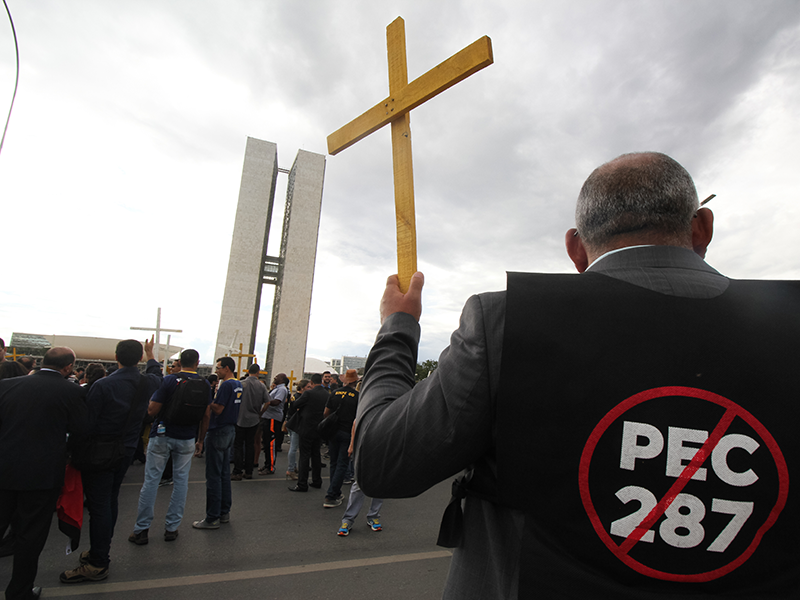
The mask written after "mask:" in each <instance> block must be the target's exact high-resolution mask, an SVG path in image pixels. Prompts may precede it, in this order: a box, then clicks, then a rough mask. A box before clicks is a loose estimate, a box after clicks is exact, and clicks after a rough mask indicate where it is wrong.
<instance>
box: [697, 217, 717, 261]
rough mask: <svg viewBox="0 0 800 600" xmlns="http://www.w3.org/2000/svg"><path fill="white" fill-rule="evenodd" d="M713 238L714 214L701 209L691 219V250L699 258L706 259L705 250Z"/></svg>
mask: <svg viewBox="0 0 800 600" xmlns="http://www.w3.org/2000/svg"><path fill="white" fill-rule="evenodd" d="M712 237H714V213H712V212H711V210H710V209H708V208H705V207H703V208H701V209H699V210H698V211H697V214H696V215H695V216H694V218H693V219H692V249H693V250H694V251H695V254H697V255H698V256H699V257H700V258H705V257H706V249H707V248H708V245H709V244H710V243H711V238H712Z"/></svg>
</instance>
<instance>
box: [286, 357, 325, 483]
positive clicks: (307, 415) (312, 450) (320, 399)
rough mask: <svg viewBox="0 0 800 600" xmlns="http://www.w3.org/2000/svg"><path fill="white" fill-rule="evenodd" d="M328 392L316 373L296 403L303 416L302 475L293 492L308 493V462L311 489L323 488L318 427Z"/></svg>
mask: <svg viewBox="0 0 800 600" xmlns="http://www.w3.org/2000/svg"><path fill="white" fill-rule="evenodd" d="M329 397H330V396H329V395H328V392H327V391H326V390H325V388H324V387H322V375H320V374H319V373H315V374H314V375H312V376H311V383H310V384H309V387H308V388H306V391H305V392H303V395H302V396H300V398H298V400H297V402H295V405H294V406H295V410H296V411H297V412H299V413H300V414H301V416H302V420H301V421H300V429H299V430H298V433H299V434H300V467H299V468H300V473H299V474H298V476H297V485H295V486H293V487H290V488H289V489H290V490H291V491H292V492H307V491H308V486H309V483H308V462H309V460H310V461H311V484H310V485H311V487H315V488H317V489H319V488H321V487H322V461H321V460H320V457H319V447H320V438H319V432H318V431H317V426H318V425H319V424H320V421H322V413H323V412H324V411H325V404H326V403H327V402H328V398H329Z"/></svg>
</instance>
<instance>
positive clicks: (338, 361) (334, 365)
mask: <svg viewBox="0 0 800 600" xmlns="http://www.w3.org/2000/svg"><path fill="white" fill-rule="evenodd" d="M366 365H367V357H366V356H343V357H342V358H332V359H331V370H334V371H336V372H337V373H339V374H340V375H341V374H342V373H344V372H345V371H347V369H363V368H364V367H365V366H366Z"/></svg>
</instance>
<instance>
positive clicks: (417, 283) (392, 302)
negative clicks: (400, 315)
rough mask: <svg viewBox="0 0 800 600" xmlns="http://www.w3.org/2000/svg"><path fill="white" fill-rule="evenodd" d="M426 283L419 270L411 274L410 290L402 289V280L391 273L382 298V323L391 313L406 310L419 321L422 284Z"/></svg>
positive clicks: (405, 311)
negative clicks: (403, 290)
mask: <svg viewBox="0 0 800 600" xmlns="http://www.w3.org/2000/svg"><path fill="white" fill-rule="evenodd" d="M423 285H425V276H424V275H423V274H422V273H421V272H420V271H417V272H416V273H414V274H413V275H412V276H411V281H410V282H409V284H408V291H407V292H406V293H405V294H404V293H403V292H401V291H400V280H399V279H398V277H397V275H391V276H390V277H389V279H387V280H386V290H384V292H383V298H381V323H383V322H384V320H386V317H388V316H389V315H391V314H394V313H396V312H404V313H407V314H409V315H411V316H412V317H414V319H416V320H417V321H419V317H420V315H421V314H422V286H423Z"/></svg>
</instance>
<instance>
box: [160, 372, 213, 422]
mask: <svg viewBox="0 0 800 600" xmlns="http://www.w3.org/2000/svg"><path fill="white" fill-rule="evenodd" d="M175 376H176V377H177V378H178V387H176V388H175V391H174V392H173V393H172V396H171V397H170V399H169V401H168V402H167V403H166V406H165V407H164V409H163V410H162V411H161V416H160V420H162V421H164V423H167V424H169V425H197V424H198V423H199V422H200V421H201V420H202V418H203V415H205V414H206V408H208V398H209V389H210V388H209V386H208V382H207V381H206V380H205V379H203V378H202V377H189V374H188V373H183V372H181V373H177V374H176V375H175Z"/></svg>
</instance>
